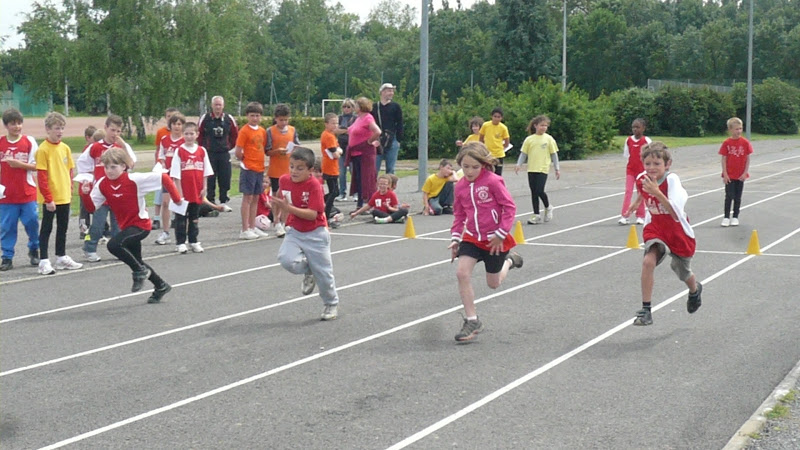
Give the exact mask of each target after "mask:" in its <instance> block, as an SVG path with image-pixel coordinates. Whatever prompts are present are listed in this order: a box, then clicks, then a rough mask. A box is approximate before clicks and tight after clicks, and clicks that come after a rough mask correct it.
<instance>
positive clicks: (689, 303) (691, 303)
mask: <svg viewBox="0 0 800 450" xmlns="http://www.w3.org/2000/svg"><path fill="white" fill-rule="evenodd" d="M702 293H703V285H702V284H700V282H699V281H698V282H697V291H696V292H695V293H694V294H692V293H691V292H690V293H689V300H686V311H689V314H692V313H694V312H695V311H697V310H698V309H700V305H702V304H703V301H702V300H701V299H700V294H702Z"/></svg>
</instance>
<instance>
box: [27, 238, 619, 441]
mask: <svg viewBox="0 0 800 450" xmlns="http://www.w3.org/2000/svg"><path fill="white" fill-rule="evenodd" d="M628 250H629V249H623V250H618V251H616V252H613V253H610V254H608V255H605V256H601V257H599V258H595V259H593V260H590V261H586V262H583V263H581V264H577V265H575V266H572V267H569V268H566V269H563V270H560V271H558V272H554V273H552V274H549V275H546V276H544V277H541V278H537V279H535V280H532V281H529V282H527V283H524V284H520V285H517V286H514V287H511V288H508V289H505V290H502V291H499V292H495V293H494V294H491V295H488V296H485V297H482V298H480V299H477V300H475V303H482V302H484V301H487V300H490V299H493V298H495V297H499V296H501V295H504V294H507V293H509V292H514V291H517V290H520V289H524V288H526V287H529V286H532V285H535V284H537V283H541V282H543V281H546V280H549V279H551V278H555V277H557V276H560V275H564V274H566V273H569V272H573V271H575V270H578V269H581V268H583V267H586V266H589V265H592V264H595V263H597V262H600V261H603V260H606V259H609V258H613V257H614V256H617V255H619V254H622V253H625V252H627V251H628ZM447 261H448V262H449V261H450V260H449V259H448V260H447ZM435 264H440V263H435ZM461 308H462V306H461V305H459V306H454V307H452V308H449V309H446V310H444V311H440V312H438V313H434V314H431V315H429V316H426V317H422V318H419V319H417V320H414V321H411V322H407V323H404V324H402V325H398V326H396V327H394V328H390V329H388V330H384V331H381V332H379V333H375V334H373V335H370V336H366V337H364V338H361V339H358V340H355V341H351V342H348V343H347V344H343V345H340V346H338V347H334V348H332V349H330V350H326V351H324V352H320V353H316V354H314V355H311V356H308V357H306V358H303V359H298V360H297V361H293V362H291V363H288V364H285V365H283V366H280V367H276V368H274V369H271V370H268V371H266V372H262V373H260V374H256V375H253V376H251V377H248V378H245V379H242V380H239V381H236V382H234V383H230V384H227V385H225V386H221V387H218V388H216V389H213V390H210V391H206V392H204V393H202V394H199V395H196V396H194V397H189V398H186V399H184V400H180V401H177V402H175V403H172V404H169V405H166V406H162V407H160V408H156V409H153V410H151V411H147V412H144V413H141V414H139V415H136V416H133V417H129V418H127V419H124V420H121V421H119V422H115V423H112V424H110V425H106V426H104V427H101V428H97V429H95V430H92V431H88V432H86V433H83V434H80V435H77V436H73V437H71V438H69V439H65V440H63V441H59V442H56V443H55V444H51V445H48V446H46V447H42V450H46V449H55V448H59V447H63V446H65V445H69V444H74V443H76V442H79V441H82V440H84V439H87V438H90V437H92V436H97V435H99V434H102V433H105V432H107V431H111V430H113V429H116V428H119V427H122V426H125V425H129V424H131V423H134V422H138V421H140V420H143V419H146V418H148V417H152V416H155V415H157V414H161V413H163V412H166V411H170V410H173V409H175V408H179V407H181V406H185V405H188V404H190V403H194V402H196V401H199V400H202V399H205V398H208V397H211V396H213V395H216V394H219V393H222V392H226V391H229V390H231V389H234V388H237V387H240V386H244V385H246V384H249V383H252V382H254V381H258V380H261V379H263V378H266V377H268V376H271V375H275V374H277V373H281V372H284V371H286V370H289V369H292V368H294V367H298V366H301V365H303V364H306V363H309V362H312V361H315V360H317V359H320V358H324V357H326V356H329V355H332V354H335V353H339V352H341V351H344V350H347V349H349V348H352V347H355V346H357V345H361V344H364V343H367V342H370V341H374V340H376V339H379V338H381V337H384V336H388V335H390V334H393V333H396V332H398V331H401V330H405V329H406V328H410V327H413V326H415V325H419V324H421V323H424V322H427V321H429V320H433V319H435V318H438V317H441V316H444V315H445V314H451V313H453V312H455V311H458V310H460V309H461Z"/></svg>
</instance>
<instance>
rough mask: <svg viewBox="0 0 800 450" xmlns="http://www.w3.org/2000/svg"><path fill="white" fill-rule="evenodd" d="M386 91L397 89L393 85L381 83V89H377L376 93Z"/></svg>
mask: <svg viewBox="0 0 800 450" xmlns="http://www.w3.org/2000/svg"><path fill="white" fill-rule="evenodd" d="M386 89H397V86H395V85H393V84H392V83H383V84H382V85H381V88H380V89H378V93H381V92H383V91H385V90H386Z"/></svg>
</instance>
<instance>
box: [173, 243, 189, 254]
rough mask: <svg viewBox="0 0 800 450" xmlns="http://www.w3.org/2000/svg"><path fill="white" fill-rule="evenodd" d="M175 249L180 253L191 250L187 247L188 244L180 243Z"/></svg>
mask: <svg viewBox="0 0 800 450" xmlns="http://www.w3.org/2000/svg"><path fill="white" fill-rule="evenodd" d="M175 251H176V252H178V253H180V254H185V253H188V252H189V249H188V248H186V244H178V246H177V247H175Z"/></svg>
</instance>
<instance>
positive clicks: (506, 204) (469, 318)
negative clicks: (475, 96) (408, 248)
mask: <svg viewBox="0 0 800 450" xmlns="http://www.w3.org/2000/svg"><path fill="white" fill-rule="evenodd" d="M456 161H457V162H458V164H459V165H460V166H461V169H462V170H463V171H464V177H463V178H462V179H461V180H459V181H458V183H456V186H455V202H454V204H453V226H452V227H450V231H451V234H452V238H453V241H452V242H451V243H450V246H449V247H448V248H449V249H450V252H451V257H452V259H455V258H456V257H458V269H457V270H456V277H457V278H458V292H459V294H460V295H461V303H462V304H463V305H464V313H465V315H466V317H465V318H464V325H463V326H462V328H461V331H460V332H459V333H458V334H456V341H458V342H467V341H470V340H472V339H473V338H475V336H477V335H478V333H480V332H481V331H483V324H482V323H481V321H480V320H478V313H477V311H476V310H475V292H474V291H473V289H472V281H471V278H472V271H473V269H475V265H476V264H477V263H478V262H479V261H483V264H484V266H485V267H486V283H487V284H488V285H489V287H490V288H492V289H497V288H498V287H499V286H500V284H501V283H502V282H503V280H504V279H505V278H506V275H508V271H509V270H510V269H511V268H512V267H515V268H519V267H522V257H521V256H520V255H518V254H517V253H514V252H511V251H510V250H511V249H512V248H513V247H514V246H515V245H516V242H515V241H514V238H513V237H512V236H511V226H512V225H513V223H514V215H515V214H516V212H517V206H516V205H515V204H514V199H513V198H511V194H510V193H509V192H508V189H506V185H505V183H504V182H503V178H502V177H501V176H499V175H496V174H495V173H494V170H493V166H494V164H495V162H496V161H495V160H494V159H493V158H492V156H491V155H490V154H489V150H487V149H486V146H485V145H484V144H483V143H481V142H469V143H467V144H465V145H464V146H463V147H462V148H461V151H460V152H458V157H457V159H456Z"/></svg>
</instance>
